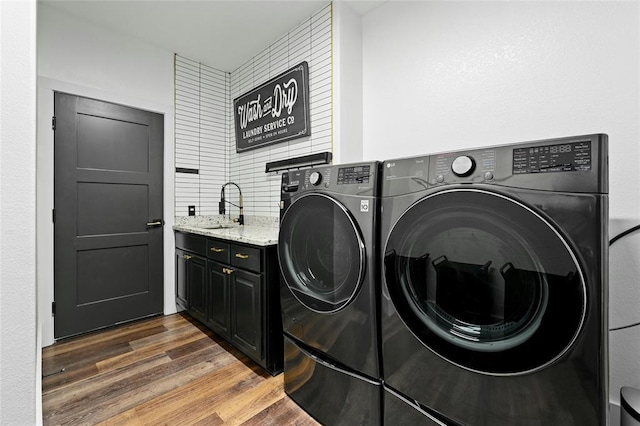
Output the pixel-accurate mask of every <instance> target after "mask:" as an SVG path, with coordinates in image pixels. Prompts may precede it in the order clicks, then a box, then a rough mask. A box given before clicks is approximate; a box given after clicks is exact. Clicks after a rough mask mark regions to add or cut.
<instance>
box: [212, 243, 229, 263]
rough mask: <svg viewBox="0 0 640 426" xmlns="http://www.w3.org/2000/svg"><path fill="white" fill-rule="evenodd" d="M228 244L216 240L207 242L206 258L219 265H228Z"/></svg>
mask: <svg viewBox="0 0 640 426" xmlns="http://www.w3.org/2000/svg"><path fill="white" fill-rule="evenodd" d="M229 251H230V249H229V244H228V243H223V242H222V241H218V240H207V257H208V258H209V259H213V260H215V261H217V262H220V263H227V264H228V263H229Z"/></svg>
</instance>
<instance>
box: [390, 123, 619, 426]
mask: <svg viewBox="0 0 640 426" xmlns="http://www.w3.org/2000/svg"><path fill="white" fill-rule="evenodd" d="M381 186H382V188H381V189H382V193H381V201H380V202H381V209H382V214H381V242H382V244H381V256H382V262H381V274H382V298H381V348H382V366H383V379H384V392H383V395H384V423H385V424H389V425H392V424H397V422H396V419H397V418H398V417H399V416H402V415H408V414H407V410H413V411H410V412H411V416H412V419H413V420H412V424H420V423H422V424H427V425H431V424H456V425H486V426H497V425H505V426H506V425H519V426H523V425H563V426H569V425H581V426H585V425H606V424H608V411H607V406H608V401H607V399H608V372H607V371H608V370H607V356H608V340H607V279H608V278H607V275H608V270H607V268H608V266H607V265H608V260H607V259H608V241H607V220H608V195H607V192H608V182H607V136H606V135H602V134H596V135H586V136H577V137H568V138H559V139H550V140H541V141H534V142H525V143H517V144H510V145H501V146H493V147H487V148H479V149H469V150H466V151H460V152H448V153H440V154H434V155H429V156H423V157H415V158H405V159H398V160H391V161H385V162H384V164H383V172H382V182H381ZM417 419H420V421H418V420H417Z"/></svg>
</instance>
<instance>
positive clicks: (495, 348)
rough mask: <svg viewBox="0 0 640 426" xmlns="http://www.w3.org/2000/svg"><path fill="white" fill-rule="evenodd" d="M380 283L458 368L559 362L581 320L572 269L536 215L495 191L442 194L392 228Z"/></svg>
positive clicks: (569, 256)
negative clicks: (383, 283) (382, 282)
mask: <svg viewBox="0 0 640 426" xmlns="http://www.w3.org/2000/svg"><path fill="white" fill-rule="evenodd" d="M384 278H385V281H386V287H387V290H388V292H389V296H390V298H391V300H392V302H393V305H394V306H395V308H396V310H397V312H398V314H399V315H400V317H401V318H402V320H403V322H404V323H405V325H406V326H407V327H408V328H409V329H410V330H411V332H412V333H413V334H414V335H415V336H416V337H417V338H418V339H420V340H421V341H422V343H423V344H424V345H425V346H427V347H428V348H429V349H431V350H432V351H433V352H435V353H436V354H438V355H439V356H441V357H442V358H444V359H446V360H448V361H450V362H452V363H454V364H456V365H458V366H461V367H463V368H466V369H469V370H472V371H477V372H482V373H487V374H493V375H510V374H523V373H527V372H531V371H533V370H537V369H540V368H543V367H544V366H546V365H548V364H550V363H552V362H554V361H555V360H557V359H558V358H559V357H560V356H561V355H562V354H563V353H565V352H566V351H567V349H568V348H569V347H570V346H571V345H572V343H573V342H574V341H575V339H576V337H577V335H578V333H579V331H580V329H581V327H582V324H583V322H584V317H585V312H586V303H587V295H586V287H585V283H584V278H583V276H582V273H581V270H580V267H579V265H578V261H577V259H576V257H575V255H574V254H573V252H572V250H571V248H570V246H569V245H568V244H567V242H566V241H565V239H564V238H563V237H562V236H561V235H560V233H559V232H558V231H557V230H556V229H555V228H554V227H553V225H551V224H550V223H549V222H548V221H547V220H546V219H545V218H543V217H542V216H541V215H540V214H538V213H537V212H536V211H535V210H534V209H532V208H530V207H528V206H526V205H525V204H523V203H520V202H519V201H516V200H514V199H512V198H509V197H507V196H505V195H502V194H499V193H497V192H490V191H486V190H481V189H463V188H458V189H450V190H445V191H441V192H437V193H433V194H431V195H429V196H427V197H425V198H423V199H421V200H420V201H418V202H417V203H415V204H413V205H412V206H411V207H410V208H409V209H407V211H406V212H405V213H404V214H403V215H402V216H401V217H400V218H399V219H398V221H397V222H396V223H395V225H394V227H393V229H392V231H391V232H390V235H389V237H388V240H387V243H386V249H385V256H384Z"/></svg>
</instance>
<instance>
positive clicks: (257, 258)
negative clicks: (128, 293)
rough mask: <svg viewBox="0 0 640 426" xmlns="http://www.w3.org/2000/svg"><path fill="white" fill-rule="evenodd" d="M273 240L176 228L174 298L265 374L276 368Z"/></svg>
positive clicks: (278, 343) (278, 341) (278, 336)
mask: <svg viewBox="0 0 640 426" xmlns="http://www.w3.org/2000/svg"><path fill="white" fill-rule="evenodd" d="M278 280H279V274H278V264H277V257H276V248H275V246H266V247H263V246H252V245H248V244H242V243H237V242H234V241H226V240H219V239H216V238H210V237H204V236H201V235H196V234H188V233H183V232H176V303H177V304H178V305H179V306H182V307H183V308H184V309H185V310H187V312H189V314H191V315H192V316H193V317H194V318H196V319H198V320H199V321H201V322H202V323H203V324H205V325H206V326H207V327H209V328H210V329H211V330H213V331H214V332H215V333H216V334H218V335H219V336H220V337H223V338H224V339H226V340H227V341H229V342H230V343H231V344H233V345H234V346H235V347H236V348H238V349H240V350H241V351H242V352H243V353H245V354H246V355H247V356H249V357H250V358H251V359H253V360H254V361H256V362H257V363H258V364H259V365H261V366H262V367H264V368H265V369H266V370H267V371H269V372H270V373H271V374H273V375H275V374H278V373H280V372H281V371H282V367H283V352H282V351H283V338H282V320H281V316H280V297H279V281H278Z"/></svg>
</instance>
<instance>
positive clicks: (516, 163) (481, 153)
mask: <svg viewBox="0 0 640 426" xmlns="http://www.w3.org/2000/svg"><path fill="white" fill-rule="evenodd" d="M607 145H608V137H607V135H605V134H593V135H580V136H573V137H565V138H557V139H547V140H540V141H531V142H520V143H516V144H508V145H496V146H492V147H484V148H475V149H468V150H463V151H453V152H443V153H436V154H431V155H428V156H421V157H410V158H403V159H397V160H387V161H385V162H384V163H383V167H382V170H383V172H382V173H383V175H382V181H383V185H382V196H394V195H401V194H410V193H413V192H420V191H424V190H427V189H430V188H432V187H438V186H443V185H466V184H485V185H500V186H505V187H513V188H528V189H542V190H549V191H566V192H581V193H607V192H608V180H607V167H608V159H607Z"/></svg>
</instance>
